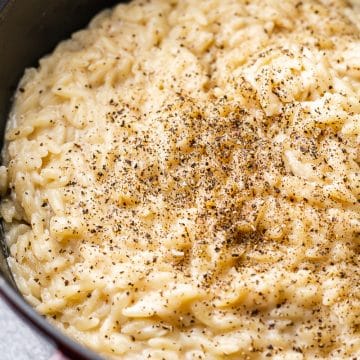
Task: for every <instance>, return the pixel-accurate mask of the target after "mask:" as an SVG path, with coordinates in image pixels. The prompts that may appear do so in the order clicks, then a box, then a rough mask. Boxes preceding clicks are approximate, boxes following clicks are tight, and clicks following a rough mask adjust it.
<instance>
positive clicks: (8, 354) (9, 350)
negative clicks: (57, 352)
mask: <svg viewBox="0 0 360 360" xmlns="http://www.w3.org/2000/svg"><path fill="white" fill-rule="evenodd" d="M53 352H54V348H53V347H52V345H50V344H48V343H47V342H46V341H45V340H44V339H42V338H41V337H40V336H39V335H38V334H37V333H36V332H34V330H32V329H31V328H30V327H29V326H28V325H27V324H25V323H24V322H23V321H22V320H21V319H20V318H19V317H18V316H17V315H16V314H15V313H14V312H13V311H12V310H11V309H10V308H9V307H8V306H7V304H5V302H4V301H3V300H2V299H1V298H0V359H1V360H34V359H36V360H48V359H49V358H50V357H51V355H52V354H53Z"/></svg>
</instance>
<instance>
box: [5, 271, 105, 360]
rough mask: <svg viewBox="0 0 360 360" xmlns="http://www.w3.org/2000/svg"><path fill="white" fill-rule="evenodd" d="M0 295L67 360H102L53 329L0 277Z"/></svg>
mask: <svg viewBox="0 0 360 360" xmlns="http://www.w3.org/2000/svg"><path fill="white" fill-rule="evenodd" d="M0 295H1V297H2V298H3V299H4V300H5V301H6V303H7V304H8V305H9V306H10V307H11V308H12V309H13V310H14V311H15V312H16V313H17V314H18V315H19V316H20V317H21V318H22V319H23V320H25V322H27V323H28V324H29V325H30V326H31V327H33V328H34V329H36V330H37V331H38V332H39V333H40V335H42V336H43V337H45V338H46V339H47V340H48V341H50V342H51V343H54V344H55V346H56V347H57V348H58V349H59V350H60V351H61V352H62V353H63V354H64V355H65V356H66V357H68V358H69V359H74V360H102V358H101V357H100V356H99V355H96V354H95V353H94V352H92V351H90V350H88V349H86V348H85V347H83V346H82V345H80V344H78V343H76V342H75V341H73V340H71V339H70V338H69V337H67V336H66V335H64V334H63V333H62V332H61V331H59V330H58V329H56V328H55V327H53V326H52V325H51V324H50V323H48V322H47V321H46V319H45V318H44V317H42V316H41V315H40V314H38V313H37V312H36V311H35V310H34V309H33V308H32V307H31V306H30V305H29V304H28V303H27V302H26V301H25V300H24V298H23V297H22V296H21V294H20V293H19V292H18V291H17V290H16V289H14V288H13V286H12V285H10V284H9V283H8V281H7V280H5V278H4V277H2V276H1V277H0Z"/></svg>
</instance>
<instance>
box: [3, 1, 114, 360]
mask: <svg viewBox="0 0 360 360" xmlns="http://www.w3.org/2000/svg"><path fill="white" fill-rule="evenodd" d="M119 2H121V1H119V0H117V1H116V0H56V1H48V0H0V147H1V148H2V146H3V137H4V131H5V126H6V120H7V117H8V113H9V109H10V107H11V99H12V95H13V93H14V91H15V89H16V86H17V83H18V81H19V79H20V78H21V76H22V74H23V73H24V69H25V68H27V67H29V66H36V65H37V61H38V59H40V58H41V57H42V56H44V55H45V54H47V53H50V52H51V51H52V50H53V49H54V47H55V46H56V44H57V43H58V42H59V41H61V40H62V39H65V38H67V37H69V36H70V35H71V33H73V32H74V31H76V30H79V29H81V28H83V27H85V26H86V24H87V23H88V22H89V20H90V19H91V18H92V17H93V16H94V15H95V14H96V13H97V12H98V11H100V10H101V9H105V8H107V7H110V6H112V5H114V4H115V3H119ZM7 256H8V247H7V245H6V242H5V239H4V232H3V227H2V223H1V220H0V295H2V296H3V297H4V299H6V300H7V302H8V303H9V304H10V305H11V306H12V307H13V308H14V309H15V310H17V312H18V314H19V315H21V316H22V317H23V318H25V319H26V320H27V321H28V322H30V323H31V324H32V325H33V326H35V327H36V328H37V329H38V330H40V332H42V334H43V335H45V336H47V337H48V338H50V339H51V340H52V341H55V343H56V344H57V346H58V347H59V348H60V349H61V351H62V352H63V353H64V354H66V355H67V356H68V357H69V358H73V359H79V360H80V359H84V360H85V359H86V360H90V359H94V360H95V359H100V357H98V356H97V355H96V354H94V353H92V352H90V351H89V350H87V349H85V348H83V347H81V346H80V345H78V344H76V343H75V342H73V341H72V340H71V339H69V338H67V337H66V336H64V335H62V334H61V333H60V332H59V331H57V330H56V329H55V328H53V327H52V326H51V325H50V324H49V323H47V322H46V321H45V319H43V318H42V317H41V316H40V315H38V314H37V313H36V312H35V311H34V310H33V309H32V308H31V307H30V306H29V305H28V304H27V303H26V302H25V301H24V299H23V298H22V297H21V296H20V295H19V293H18V292H17V289H16V285H15V282H14V280H13V278H12V275H11V271H10V269H9V266H8V264H7V261H6V258H7Z"/></svg>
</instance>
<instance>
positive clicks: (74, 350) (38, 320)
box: [0, 0, 120, 360]
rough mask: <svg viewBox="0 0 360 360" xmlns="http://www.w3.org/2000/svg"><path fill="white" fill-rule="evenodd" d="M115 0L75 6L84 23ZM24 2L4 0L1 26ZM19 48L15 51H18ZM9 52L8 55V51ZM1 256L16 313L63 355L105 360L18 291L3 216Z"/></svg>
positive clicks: (1, 284)
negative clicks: (88, 7)
mask: <svg viewBox="0 0 360 360" xmlns="http://www.w3.org/2000/svg"><path fill="white" fill-rule="evenodd" d="M26 1H27V0H26ZM115 1H116V0H103V1H98V0H96V1H95V0H93V1H91V4H93V5H94V9H90V10H89V11H88V9H87V8H86V1H85V0H82V1H78V3H76V2H73V3H72V5H74V6H73V8H75V5H77V4H79V5H81V6H82V7H79V8H77V10H76V11H78V12H79V11H82V12H81V14H80V15H81V16H80V18H81V19H82V20H81V21H82V22H81V24H85V23H87V22H88V20H89V18H85V16H88V15H89V16H92V15H91V14H92V11H93V10H94V11H95V13H96V12H97V11H98V10H99V9H101V8H104V7H107V6H111V5H112V4H114V3H115ZM117 2H120V1H119V0H117ZM49 3H50V2H48V3H46V2H45V3H44V4H49ZM63 3H65V2H63ZM69 3H70V2H69ZM89 3H90V1H89ZM25 4H26V5H27V6H33V5H36V6H37V9H38V8H39V6H40V5H39V4H40V2H39V1H35V2H34V3H31V5H30V4H29V3H25ZM59 4H60V2H59V3H57V5H58V6H60V5H59ZM22 5H24V3H21V1H20V0H0V25H2V24H3V23H5V21H6V19H7V16H9V14H11V13H12V11H13V10H14V8H17V10H19V9H21V7H22ZM73 11H75V10H73ZM65 20H66V21H67V28H66V29H67V30H61V31H62V32H61V34H62V35H61V36H64V35H65V34H67V31H69V33H71V32H73V31H74V30H76V27H75V28H72V27H71V26H72V25H71V26H69V21H71V20H69V19H65ZM65 20H64V21H65ZM40 21H41V19H40ZM61 21H62V19H60V20H59V21H58V23H59V24H60V26H61ZM74 26H75V25H74ZM21 29H24V27H21ZM3 31H4V30H3ZM20 31H22V30H18V33H17V34H16V35H15V36H19V32H20ZM4 33H5V32H4ZM4 33H3V34H4ZM32 36H36V35H32ZM59 36H60V35H59ZM65 36H66V35H65ZM9 39H11V37H9ZM40 41H41V40H40ZM47 41H48V42H47V44H51V45H50V48H51V46H54V45H56V43H57V41H58V40H56V39H55V38H54V39H53V40H51V42H50V40H49V39H47ZM9 44H10V42H9ZM40 44H41V43H40ZM0 45H1V44H0ZM3 45H4V43H3V44H2V46H3ZM9 46H10V47H11V46H12V45H11V44H10V45H9ZM29 46H31V45H29ZM46 46H47V45H46ZM40 47H41V46H40ZM0 50H1V52H4V51H5V50H4V48H1V47H0ZM15 50H16V49H15ZM16 51H17V50H16ZM16 51H15V53H16ZM22 51H23V53H21V52H20V53H19V52H18V56H23V55H26V53H24V51H25V50H24V49H22ZM39 51H41V52H42V51H47V50H46V48H45V45H43V46H42V47H41V50H39ZM5 53H6V54H8V52H7V51H5ZM19 54H20V55H19ZM40 54H41V53H40ZM29 55H30V54H29ZM36 56H37V55H35V54H34V53H33V54H32V55H31V56H29V57H30V59H29V62H30V63H31V62H33V61H34V60H35V59H36V58H38V57H36ZM21 61H22V62H23V65H25V67H26V66H27V65H26V61H27V60H26V59H24V60H21ZM4 71H5V70H4ZM6 71H7V70H6ZM18 76H19V74H15V75H14V79H11V80H9V81H8V80H6V81H1V83H0V86H1V88H0V90H1V91H0V94H1V96H5V97H7V96H11V95H10V94H11V93H12V92H13V90H8V86H10V85H11V86H14V85H16V83H15V84H14V81H15V77H16V79H18ZM0 78H1V76H0ZM1 79H3V78H1ZM6 79H8V78H6ZM6 102H9V101H8V99H6ZM8 107H9V105H7V108H8ZM6 112H7V110H6V109H4V107H2V108H1V107H0V118H1V119H0V120H3V117H4V114H6ZM4 121H5V120H4ZM4 124H5V123H4ZM4 124H0V125H1V126H5V125H4ZM0 130H1V129H0ZM0 133H1V134H2V130H1V131H0ZM1 147H2V139H1V136H0V148H1ZM1 254H2V255H1ZM0 255H1V257H0V261H1V264H0V265H1V266H0V297H1V298H3V299H4V300H5V302H6V303H7V304H8V305H9V306H10V307H11V308H12V310H14V311H15V313H16V314H17V315H19V317H21V318H22V319H23V320H25V322H26V323H27V324H29V325H30V326H31V327H32V328H33V329H35V330H36V331H37V332H38V333H39V334H40V335H42V336H43V337H44V338H45V339H46V340H47V341H48V342H49V343H52V344H54V345H55V347H57V349H58V350H59V351H60V352H61V353H62V354H64V356H66V357H67V358H69V359H73V360H101V359H102V357H100V356H99V355H97V354H96V353H94V352H93V351H91V350H89V349H87V348H86V347H84V346H82V345H81V344H80V343H77V342H76V341H74V340H72V339H71V338H70V337H68V336H67V335H65V334H64V333H63V332H62V331H60V329H57V328H56V327H55V326H53V325H51V324H50V323H49V322H48V321H47V320H46V318H45V317H44V316H42V315H40V314H39V313H38V312H37V311H36V310H35V309H34V308H33V307H32V306H31V305H30V304H29V303H28V302H27V301H26V300H25V299H24V297H23V296H22V295H21V294H20V292H19V291H18V289H17V287H16V284H15V281H14V279H13V278H12V274H11V271H10V269H9V266H8V264H7V261H6V260H5V259H6V258H7V256H8V249H7V246H6V244H5V240H4V234H3V232H2V219H0ZM0 357H1V356H0Z"/></svg>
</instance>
